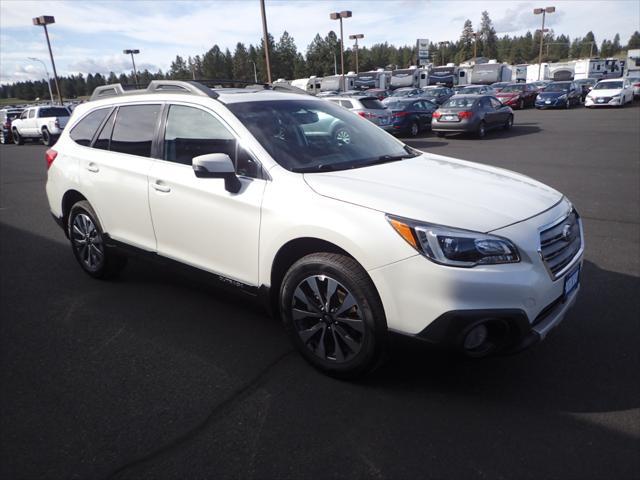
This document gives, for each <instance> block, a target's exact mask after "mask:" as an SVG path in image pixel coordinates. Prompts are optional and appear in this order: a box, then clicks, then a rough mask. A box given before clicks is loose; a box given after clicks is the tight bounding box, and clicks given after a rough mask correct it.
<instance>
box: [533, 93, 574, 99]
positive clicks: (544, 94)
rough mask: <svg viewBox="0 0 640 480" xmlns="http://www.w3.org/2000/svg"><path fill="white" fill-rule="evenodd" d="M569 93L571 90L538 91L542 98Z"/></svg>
mask: <svg viewBox="0 0 640 480" xmlns="http://www.w3.org/2000/svg"><path fill="white" fill-rule="evenodd" d="M567 93H569V92H540V93H538V96H539V97H540V98H558V97H561V96H562V95H566V94H567Z"/></svg>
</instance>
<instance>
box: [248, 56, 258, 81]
mask: <svg viewBox="0 0 640 480" xmlns="http://www.w3.org/2000/svg"><path fill="white" fill-rule="evenodd" d="M249 61H250V62H251V63H253V81H254V82H256V83H258V69H257V68H256V62H254V61H253V60H249Z"/></svg>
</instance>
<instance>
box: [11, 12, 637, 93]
mask: <svg viewBox="0 0 640 480" xmlns="http://www.w3.org/2000/svg"><path fill="white" fill-rule="evenodd" d="M540 35H541V33H540V32H539V31H536V32H534V33H532V32H530V31H528V32H527V33H526V34H524V35H521V36H509V35H504V36H502V37H498V35H497V34H496V31H495V29H494V27H493V23H492V21H491V18H489V14H488V13H487V12H483V13H482V18H481V20H480V28H479V29H478V30H475V29H474V27H473V24H472V23H471V20H466V21H465V22H464V26H463V29H462V33H461V34H460V37H459V38H458V40H456V41H450V42H439V43H437V44H436V43H431V44H430V45H429V54H430V59H431V61H432V62H433V64H434V65H443V64H447V63H450V62H453V63H457V64H459V63H462V62H464V61H465V60H468V59H471V58H472V57H473V56H474V53H475V55H476V56H478V57H481V56H482V57H486V58H490V59H496V60H498V61H499V62H508V63H512V64H518V63H536V62H537V61H538V55H539V51H540ZM268 42H269V57H270V65H271V78H272V80H276V79H278V78H285V79H288V80H291V79H294V78H304V77H308V76H311V75H316V76H319V77H322V76H326V75H333V74H334V73H335V72H340V40H339V38H338V37H337V35H336V33H335V32H333V31H330V32H329V33H328V34H327V35H326V36H325V37H321V36H320V34H316V36H315V38H314V39H313V41H312V42H311V43H310V44H309V45H308V46H307V50H306V52H305V54H304V55H303V54H302V53H301V52H300V51H298V48H297V46H296V44H295V41H294V39H293V37H292V36H291V35H289V33H288V32H286V31H285V32H284V33H283V34H282V36H281V37H280V39H279V40H278V41H277V42H276V41H275V40H274V38H273V37H272V36H271V35H269V36H268ZM345 47H346V48H345V53H344V57H345V58H344V61H345V71H355V70H356V65H355V53H354V51H353V49H352V48H349V47H348V46H347V45H345ZM631 48H640V32H638V31H636V32H634V33H633V35H632V36H631V38H630V39H629V41H628V42H627V45H626V47H623V45H622V44H621V43H620V35H618V34H616V35H615V36H614V38H613V39H612V40H608V39H605V40H603V41H602V42H601V44H600V45H598V44H597V43H596V39H595V36H594V34H593V32H588V33H587V34H586V35H585V36H584V37H582V38H574V39H571V38H569V36H567V35H562V34H561V35H556V34H555V33H554V32H553V31H552V30H550V31H549V32H546V33H545V36H544V45H543V55H542V61H543V62H545V61H548V62H557V61H560V60H564V59H570V58H586V57H589V56H598V55H599V56H601V57H609V56H614V55H618V54H620V53H621V52H623V51H624V50H625V49H631ZM416 63H417V49H416V46H415V45H414V46H411V45H405V46H401V47H396V46H394V45H389V44H388V43H387V42H384V43H378V44H374V45H372V46H371V47H360V48H359V50H358V67H359V70H360V71H368V70H374V69H376V68H406V67H408V66H409V65H415V64H416ZM266 72H267V70H266V65H265V55H264V40H261V41H260V43H259V44H257V45H255V46H254V45H249V46H246V45H245V44H243V43H241V42H238V43H237V44H236V46H235V48H234V50H233V52H231V50H229V49H228V48H227V49H225V50H224V51H223V50H222V49H221V48H220V47H219V46H218V45H214V46H213V47H212V48H211V49H209V50H208V51H207V52H205V53H203V54H201V55H195V56H194V57H187V58H186V59H185V58H183V57H182V56H180V55H176V57H175V59H174V60H173V61H172V62H171V67H170V69H169V71H168V72H166V73H164V72H162V70H159V71H158V72H155V73H152V72H149V71H148V70H144V71H140V72H138V81H139V83H140V84H141V85H146V84H148V83H149V82H150V81H151V80H156V79H174V80H190V79H234V80H240V81H247V82H251V81H254V80H257V81H258V82H266V81H267V73H266ZM52 83H53V82H52ZM59 83H60V90H61V93H62V96H63V97H64V98H76V97H79V96H84V95H90V94H91V92H92V91H93V89H94V88H95V87H96V86H98V85H105V84H109V83H123V84H134V83H135V79H134V75H133V71H131V72H130V73H128V74H125V73H121V74H120V75H116V74H115V73H114V72H111V73H110V74H109V75H108V76H105V75H101V74H100V73H95V74H91V73H90V74H88V75H87V76H86V77H85V76H84V75H82V74H78V75H70V76H67V77H59ZM52 88H53V89H54V92H55V87H52ZM54 94H55V93H54ZM48 97H49V93H48V88H47V83H46V81H25V82H17V83H14V84H10V85H1V86H0V98H20V99H24V100H34V99H36V98H41V99H46V98H48Z"/></svg>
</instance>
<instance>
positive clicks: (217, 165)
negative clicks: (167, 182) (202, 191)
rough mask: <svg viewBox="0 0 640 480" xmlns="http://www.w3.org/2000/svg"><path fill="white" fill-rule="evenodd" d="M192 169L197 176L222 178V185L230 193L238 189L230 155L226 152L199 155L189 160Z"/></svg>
mask: <svg viewBox="0 0 640 480" xmlns="http://www.w3.org/2000/svg"><path fill="white" fill-rule="evenodd" d="M191 165H192V166H193V171H194V173H195V174H196V177H198V178H224V186H225V188H226V189H227V191H229V192H231V193H238V192H239V191H240V187H241V183H240V180H239V179H238V177H237V176H236V169H235V166H234V165H233V162H232V161H231V157H229V155H227V154H226V153H209V154H207V155H199V156H197V157H194V158H193V160H192V161H191Z"/></svg>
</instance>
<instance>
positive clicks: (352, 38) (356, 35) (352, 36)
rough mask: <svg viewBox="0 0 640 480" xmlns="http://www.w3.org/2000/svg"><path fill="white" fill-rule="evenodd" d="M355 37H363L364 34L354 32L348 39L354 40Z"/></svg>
mask: <svg viewBox="0 0 640 480" xmlns="http://www.w3.org/2000/svg"><path fill="white" fill-rule="evenodd" d="M357 38H364V34H362V33H356V34H355V35H349V39H350V40H355V39H357Z"/></svg>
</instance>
